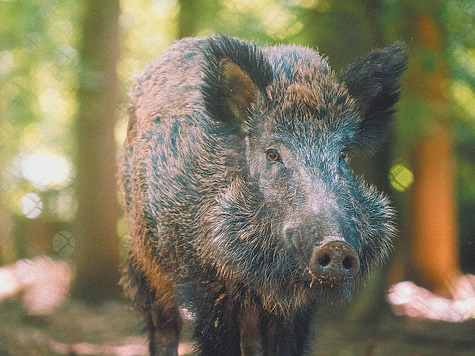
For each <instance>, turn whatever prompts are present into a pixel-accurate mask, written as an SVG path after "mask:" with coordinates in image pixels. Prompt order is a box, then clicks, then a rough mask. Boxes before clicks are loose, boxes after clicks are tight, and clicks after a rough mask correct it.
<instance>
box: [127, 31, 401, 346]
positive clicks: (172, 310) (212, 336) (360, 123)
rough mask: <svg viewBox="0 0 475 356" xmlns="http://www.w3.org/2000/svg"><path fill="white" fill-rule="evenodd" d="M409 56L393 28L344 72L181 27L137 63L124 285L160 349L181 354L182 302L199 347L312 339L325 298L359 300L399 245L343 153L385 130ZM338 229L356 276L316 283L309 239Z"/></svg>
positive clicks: (376, 198)
mask: <svg viewBox="0 0 475 356" xmlns="http://www.w3.org/2000/svg"><path fill="white" fill-rule="evenodd" d="M406 62H407V58H406V54H405V49H404V46H403V45H402V44H400V43H395V44H393V45H391V46H389V47H386V48H385V49H381V50H375V51H373V52H371V53H370V54H369V56H367V57H366V58H363V59H361V60H360V61H358V62H356V63H354V64H352V65H350V66H349V67H348V68H347V69H346V70H345V71H343V72H342V73H341V74H340V75H336V74H335V73H333V72H332V71H331V69H330V68H329V66H328V64H327V62H326V61H325V60H324V59H323V58H322V57H321V56H320V55H319V54H318V53H317V52H316V51H314V50H312V49H309V48H304V47H298V46H293V45H289V46H276V47H263V48H258V47H256V46H254V45H253V44H251V43H248V42H244V41H240V40H238V39H232V38H227V37H222V36H212V37H209V38H188V39H184V40H181V41H178V42H176V43H175V44H174V45H173V46H171V47H170V48H169V49H168V50H167V51H166V52H165V53H164V54H163V55H162V56H161V57H160V58H158V59H157V60H155V61H154V62H152V63H151V64H149V65H148V67H147V68H146V69H145V70H144V71H143V72H142V74H141V75H140V76H138V77H137V78H136V84H135V85H134V86H133V87H132V89H131V90H130V105H129V108H128V115H129V126H128V131H127V137H126V140H125V143H124V153H123V158H122V162H121V168H120V174H119V175H120V186H121V191H122V194H123V201H124V205H125V207H126V215H127V218H128V221H129V225H130V237H129V243H128V248H129V259H128V267H127V268H126V269H125V271H124V276H123V279H122V284H123V286H124V288H125V291H126V293H127V295H128V296H129V297H130V298H132V299H133V300H134V302H135V304H136V306H137V308H139V309H140V310H141V311H142V312H143V313H144V317H145V320H146V323H147V327H148V329H149V332H150V353H151V354H156V355H176V354H177V345H178V341H179V340H178V338H179V334H180V328H181V321H180V313H179V307H186V308H188V309H189V310H191V311H192V312H193V313H194V315H195V321H196V323H195V324H196V327H195V328H196V330H195V337H196V341H197V350H196V351H197V353H199V354H202V355H240V354H245V355H259V354H262V355H301V354H303V353H304V352H306V351H308V350H307V349H308V345H309V343H308V336H309V335H310V330H309V329H310V323H311V320H312V316H313V315H314V313H315V312H317V311H318V308H319V305H322V304H325V303H328V302H331V301H343V300H347V299H349V298H350V297H351V294H352V292H353V291H354V289H355V288H356V286H357V284H358V283H359V281H361V280H364V279H365V277H366V276H367V274H368V272H369V271H370V270H371V269H372V268H373V267H375V266H377V265H378V264H380V263H381V262H382V260H383V259H384V258H385V257H386V255H387V252H388V250H389V248H390V245H391V238H392V235H393V233H394V225H393V222H392V221H393V215H394V213H393V210H392V208H391V207H390V205H389V202H388V200H387V198H386V197H384V196H383V195H382V194H380V193H378V192H377V191H376V190H375V189H374V188H373V187H370V186H368V185H366V184H365V183H364V182H363V181H362V180H361V179H360V178H358V177H355V176H354V174H353V173H352V171H351V169H350V168H349V166H348V161H347V158H346V157H347V156H348V154H349V153H350V151H351V150H352V149H354V148H357V147H360V148H365V149H368V150H371V149H373V148H374V147H375V144H376V143H377V142H378V141H380V140H381V138H382V135H383V133H384V129H385V127H386V125H387V123H388V122H389V121H390V119H391V116H392V114H393V109H392V106H393V104H394V103H395V102H396V101H397V99H398V95H399V94H398V88H399V84H398V80H399V77H400V75H401V74H402V72H403V71H404V69H405V67H406ZM269 152H272V153H273V154H272V155H270V154H269ZM274 158H275V160H274ZM332 239H336V240H342V241H346V242H347V243H348V244H350V245H351V247H352V248H353V249H354V250H355V251H356V253H357V255H358V258H359V261H360V265H361V268H360V272H359V273H358V278H355V279H352V280H348V281H345V282H344V283H335V284H333V283H331V284H330V283H313V280H312V276H311V275H310V274H309V268H311V267H312V266H309V264H310V260H311V255H312V251H316V250H318V248H319V247H321V245H322V244H324V243H325V242H326V241H329V240H332Z"/></svg>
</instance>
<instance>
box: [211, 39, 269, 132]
mask: <svg viewBox="0 0 475 356" xmlns="http://www.w3.org/2000/svg"><path fill="white" fill-rule="evenodd" d="M207 44H208V46H207V48H206V50H205V53H204V54H205V68H204V71H205V78H204V80H205V85H204V86H203V88H202V93H203V98H204V100H205V105H206V109H207V111H208V113H209V114H210V116H211V117H212V118H213V119H215V120H218V121H220V122H222V123H223V124H225V125H226V126H227V127H228V128H229V129H231V130H232V131H238V132H239V131H242V128H243V125H244V124H245V122H246V117H247V113H248V110H249V108H250V106H251V105H252V103H254V101H255V99H256V96H257V94H258V92H259V91H260V92H262V93H264V91H265V88H266V87H267V85H268V84H269V83H270V82H271V81H272V78H273V74H272V69H271V66H270V64H269V62H268V61H267V59H266V58H265V57H264V55H263V53H262V52H261V51H260V50H259V49H258V48H257V47H256V46H254V45H251V44H249V43H246V42H243V41H239V40H236V39H232V38H228V37H224V36H213V37H210V39H209V40H208V43H207Z"/></svg>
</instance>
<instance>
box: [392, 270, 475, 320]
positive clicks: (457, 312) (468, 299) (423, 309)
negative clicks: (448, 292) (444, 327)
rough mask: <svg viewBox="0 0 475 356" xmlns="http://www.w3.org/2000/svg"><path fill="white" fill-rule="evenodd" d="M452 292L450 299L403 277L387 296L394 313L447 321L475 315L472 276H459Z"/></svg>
mask: <svg viewBox="0 0 475 356" xmlns="http://www.w3.org/2000/svg"><path fill="white" fill-rule="evenodd" d="M452 295H453V298H452V299H449V298H443V297H441V296H438V295H436V294H433V293H431V292H430V291H428V290H427V289H425V288H421V287H419V286H417V285H416V284H414V283H413V282H410V281H404V282H400V283H396V284H394V285H393V286H392V287H391V288H390V290H389V293H388V296H387V297H388V301H389V302H390V304H391V306H392V309H393V311H394V313H395V314H396V315H400V316H409V317H413V318H420V319H429V320H438V321H449V322H462V321H466V320H470V319H475V276H474V275H464V276H461V277H459V278H458V280H457V281H456V282H455V283H454V286H453V291H452Z"/></svg>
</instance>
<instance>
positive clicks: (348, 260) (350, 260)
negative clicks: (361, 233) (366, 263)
mask: <svg viewBox="0 0 475 356" xmlns="http://www.w3.org/2000/svg"><path fill="white" fill-rule="evenodd" d="M342 265H343V267H344V268H345V269H346V270H350V269H351V268H353V266H355V265H356V261H355V258H354V257H353V256H347V257H345V259H344V260H343V263H342Z"/></svg>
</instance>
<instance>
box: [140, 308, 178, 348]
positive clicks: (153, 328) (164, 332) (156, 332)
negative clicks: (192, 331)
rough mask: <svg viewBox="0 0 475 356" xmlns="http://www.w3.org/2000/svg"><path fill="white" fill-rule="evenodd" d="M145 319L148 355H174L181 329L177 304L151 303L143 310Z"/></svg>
mask: <svg viewBox="0 0 475 356" xmlns="http://www.w3.org/2000/svg"><path fill="white" fill-rule="evenodd" d="M145 321H146V323H147V328H148V330H149V333H150V345H149V350H150V355H157V356H176V355H178V342H179V338H180V331H181V318H180V311H179V308H178V306H177V305H176V304H175V305H161V304H159V302H155V303H154V304H152V305H151V306H150V307H149V309H148V310H145Z"/></svg>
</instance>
